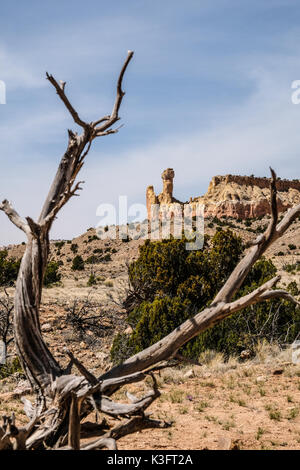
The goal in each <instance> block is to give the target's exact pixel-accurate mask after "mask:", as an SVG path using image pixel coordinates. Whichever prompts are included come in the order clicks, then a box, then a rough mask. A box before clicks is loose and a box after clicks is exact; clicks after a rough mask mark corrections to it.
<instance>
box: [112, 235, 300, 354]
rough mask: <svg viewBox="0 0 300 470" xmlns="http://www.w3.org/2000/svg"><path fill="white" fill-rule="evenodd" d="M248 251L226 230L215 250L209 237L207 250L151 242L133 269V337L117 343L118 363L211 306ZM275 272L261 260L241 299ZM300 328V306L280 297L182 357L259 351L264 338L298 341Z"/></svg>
mask: <svg viewBox="0 0 300 470" xmlns="http://www.w3.org/2000/svg"><path fill="white" fill-rule="evenodd" d="M242 251H243V249H242V243H241V240H240V238H239V237H237V236H236V235H234V234H233V233H232V232H231V231H229V230H226V231H224V230H222V229H220V230H219V231H217V232H216V233H215V235H214V237H213V238H212V240H211V244H210V246H208V243H207V238H206V239H205V242H204V247H203V249H202V250H198V251H192V252H191V251H187V250H186V249H185V240H173V239H172V240H163V241H160V242H150V241H148V240H147V241H146V242H145V244H144V245H143V246H142V247H141V248H140V255H139V258H138V259H137V260H136V261H135V262H133V263H132V264H131V265H130V266H129V279H130V284H131V292H130V295H129V296H128V298H127V299H126V301H125V303H124V306H125V307H126V309H127V314H128V316H127V321H128V323H129V325H130V326H131V327H132V329H133V333H132V334H131V335H119V336H118V337H117V338H116V339H115V341H114V343H113V347H112V350H111V357H112V360H113V361H114V362H120V361H123V360H124V359H126V358H127V357H128V356H127V354H130V353H137V352H139V351H141V350H143V349H144V348H146V347H148V346H150V345H151V344H154V343H156V342H157V341H159V340H160V339H162V338H163V337H165V336H166V335H167V334H168V333H170V332H171V331H173V330H174V329H175V328H176V327H177V326H179V325H180V324H181V323H182V322H184V321H185V320H187V319H188V318H191V317H193V316H194V315H195V313H196V312H199V311H201V310H203V309H204V308H205V307H206V306H208V305H209V304H210V302H211V301H212V300H213V298H214V296H215V295H216V293H217V292H218V291H219V290H220V288H221V287H222V285H224V282H225V281H226V280H227V278H228V276H229V275H230V274H231V272H232V270H233V269H234V267H235V265H236V264H237V262H238V260H239V258H240V256H241V254H242ZM275 274H276V268H275V266H274V265H273V263H272V261H270V260H266V259H265V258H262V259H260V260H259V261H258V262H257V263H256V264H255V265H254V266H253V268H252V270H251V271H250V273H249V275H248V277H247V279H246V281H245V282H244V283H243V285H242V286H241V288H240V290H239V292H238V294H237V296H236V298H238V297H240V296H242V295H246V294H248V293H249V292H251V291H253V290H254V289H256V288H257V287H258V286H260V285H262V284H263V283H265V282H266V281H267V280H269V279H271V278H272V277H274V275H275ZM294 287H295V286H294ZM299 327H300V311H299V308H295V306H294V305H292V304H291V303H290V302H288V301H283V300H281V299H276V300H273V301H272V303H271V302H264V303H260V304H257V305H256V306H251V307H248V308H247V309H245V310H244V311H242V312H241V313H238V314H235V315H233V316H232V317H229V318H227V319H226V320H224V321H223V322H222V323H220V324H217V325H216V326H214V327H213V328H211V329H209V330H207V331H204V332H203V333H201V334H200V335H198V336H197V337H195V338H194V339H192V340H191V341H190V342H189V343H187V344H186V345H185V346H184V347H183V348H182V350H181V353H182V354H184V355H187V356H188V357H191V358H198V356H199V354H200V353H201V352H203V351H205V350H206V349H214V350H215V351H221V352H223V353H224V354H225V356H229V355H230V354H239V353H240V352H241V351H242V350H243V349H248V348H250V349H251V348H253V347H254V346H255V344H256V343H257V342H258V341H259V340H261V339H262V338H266V339H268V340H269V341H274V340H279V341H280V340H282V341H283V342H289V341H293V339H294V338H295V337H296V335H297V331H299ZM126 351H127V353H126ZM125 353H126V354H125ZM124 354H125V355H124Z"/></svg>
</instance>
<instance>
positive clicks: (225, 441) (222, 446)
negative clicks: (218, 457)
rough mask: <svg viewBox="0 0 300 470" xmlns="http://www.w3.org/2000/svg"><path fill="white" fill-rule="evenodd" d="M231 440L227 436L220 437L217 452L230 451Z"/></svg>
mask: <svg viewBox="0 0 300 470" xmlns="http://www.w3.org/2000/svg"><path fill="white" fill-rule="evenodd" d="M231 442H232V441H231V439H230V437H227V436H220V437H219V438H218V450H230V449H231Z"/></svg>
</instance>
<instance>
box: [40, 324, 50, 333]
mask: <svg viewBox="0 0 300 470" xmlns="http://www.w3.org/2000/svg"><path fill="white" fill-rule="evenodd" d="M41 330H42V331H43V332H44V333H47V332H48V331H52V325H51V324H50V323H44V324H43V325H42V326H41Z"/></svg>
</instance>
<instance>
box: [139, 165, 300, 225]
mask: <svg viewBox="0 0 300 470" xmlns="http://www.w3.org/2000/svg"><path fill="white" fill-rule="evenodd" d="M174 176H175V173H174V170H173V169H172V168H168V169H167V170H165V171H164V172H163V173H162V179H163V191H162V192H161V193H160V194H159V195H158V196H156V195H155V192H154V189H153V186H148V188H147V192H146V200H147V209H148V217H149V218H150V210H151V205H152V204H160V205H162V204H165V205H171V204H173V203H180V204H187V203H183V202H180V201H178V200H177V199H175V198H174V196H173V179H174ZM269 184H270V180H269V179H268V178H257V177H254V176H239V175H225V176H214V177H213V178H212V180H211V182H210V184H209V187H208V191H207V193H206V194H205V195H204V196H199V197H195V198H191V199H190V201H188V203H189V204H191V205H192V206H194V207H195V205H196V204H197V203H201V204H204V211H205V215H206V216H214V217H218V218H220V217H234V218H237V219H247V218H255V217H261V216H264V215H266V214H269V213H270V202H269V195H270V190H269ZM277 190H278V193H277V194H278V208H279V211H280V212H283V211H285V210H287V209H288V208H290V207H292V206H294V205H295V204H299V203H300V180H293V181H289V180H278V182H277Z"/></svg>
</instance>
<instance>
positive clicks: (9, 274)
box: [0, 250, 21, 286]
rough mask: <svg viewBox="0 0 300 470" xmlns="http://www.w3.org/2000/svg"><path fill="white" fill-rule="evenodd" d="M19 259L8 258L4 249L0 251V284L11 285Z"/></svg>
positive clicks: (17, 268)
mask: <svg viewBox="0 0 300 470" xmlns="http://www.w3.org/2000/svg"><path fill="white" fill-rule="evenodd" d="M20 263H21V260H16V259H14V258H8V252H7V251H6V250H3V251H0V286H11V285H13V283H14V281H16V279H17V277H18V272H19V268H20Z"/></svg>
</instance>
